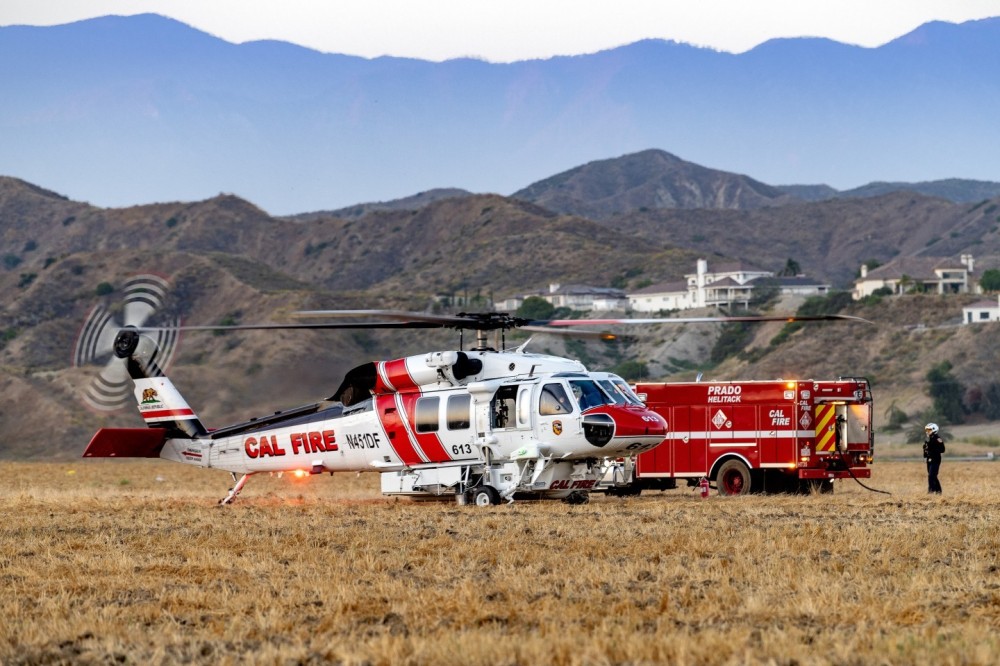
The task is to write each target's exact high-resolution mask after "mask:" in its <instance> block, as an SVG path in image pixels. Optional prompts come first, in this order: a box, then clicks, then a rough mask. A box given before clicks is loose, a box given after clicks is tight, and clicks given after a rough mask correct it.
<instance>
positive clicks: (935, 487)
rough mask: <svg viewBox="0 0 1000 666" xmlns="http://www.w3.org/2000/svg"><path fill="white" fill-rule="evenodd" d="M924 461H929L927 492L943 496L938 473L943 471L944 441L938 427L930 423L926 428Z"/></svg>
mask: <svg viewBox="0 0 1000 666" xmlns="http://www.w3.org/2000/svg"><path fill="white" fill-rule="evenodd" d="M924 435H925V437H924V460H925V461H927V492H929V493H936V494H938V495H940V494H941V482H940V481H938V472H939V471H940V470H941V454H942V453H944V440H943V439H941V435H939V434H938V425H937V424H936V423H928V424H927V425H926V426H924Z"/></svg>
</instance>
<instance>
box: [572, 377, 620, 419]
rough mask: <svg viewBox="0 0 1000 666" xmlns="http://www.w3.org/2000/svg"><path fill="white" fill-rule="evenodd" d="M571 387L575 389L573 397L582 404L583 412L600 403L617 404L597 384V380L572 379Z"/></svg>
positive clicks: (581, 409)
mask: <svg viewBox="0 0 1000 666" xmlns="http://www.w3.org/2000/svg"><path fill="white" fill-rule="evenodd" d="M569 387H570V389H571V390H572V391H573V397H574V398H576V401H577V403H579V405H580V411H581V412H585V411H587V410H588V409H592V408H594V407H598V406H600V405H613V404H615V401H614V400H612V399H611V398H609V397H608V395H607V394H606V393H604V391H602V390H601V388H600V387H599V386H598V385H597V382H595V381H594V380H592V379H571V380H570V382H569Z"/></svg>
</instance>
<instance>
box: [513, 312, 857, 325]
mask: <svg viewBox="0 0 1000 666" xmlns="http://www.w3.org/2000/svg"><path fill="white" fill-rule="evenodd" d="M731 321H736V322H757V321H784V322H793V321H856V322H861V323H864V324H872V323H873V322H870V321H868V320H867V319H863V318H861V317H853V316H851V315H841V314H829V315H794V314H791V315H738V316H734V317H677V318H668V317H659V318H651V319H552V320H550V321H533V322H530V325H532V326H534V325H545V326H588V325H589V326H617V325H619V324H725V323H727V322H731Z"/></svg>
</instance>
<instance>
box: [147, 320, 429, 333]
mask: <svg viewBox="0 0 1000 666" xmlns="http://www.w3.org/2000/svg"><path fill="white" fill-rule="evenodd" d="M128 328H129V329H131V330H134V331H139V332H142V333H144V332H154V331H268V330H277V331H282V330H294V329H337V328H348V329H350V328H362V329H364V328H443V326H442V325H440V324H434V323H431V322H426V321H373V322H357V321H351V322H339V323H336V322H323V323H315V324H232V325H228V326H224V325H221V324H220V325H218V326H213V325H205V326H129V327H128Z"/></svg>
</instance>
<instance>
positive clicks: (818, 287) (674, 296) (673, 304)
mask: <svg viewBox="0 0 1000 666" xmlns="http://www.w3.org/2000/svg"><path fill="white" fill-rule="evenodd" d="M761 287H767V288H775V289H777V290H778V292H779V293H780V294H797V295H805V296H819V295H823V294H826V293H827V292H829V291H830V285H829V284H826V283H823V282H820V281H818V280H813V279H811V278H807V277H805V276H803V275H798V276H795V277H775V275H774V273H772V272H771V271H765V270H761V269H759V268H753V267H750V266H746V265H744V264H740V263H731V264H723V265H722V266H720V267H719V268H718V269H716V270H714V271H709V270H708V262H707V261H705V260H704V259H699V260H698V263H697V265H696V267H695V272H694V273H690V274H688V275H685V276H684V281H683V282H667V283H661V284H655V285H651V286H649V287H645V288H643V289H638V290H636V291H633V292H629V293H628V294H626V293H625V292H623V291H622V290H621V289H611V288H607V287H589V286H586V285H578V284H573V285H565V286H563V285H560V284H558V283H556V284H550V285H549V289H548V291H539V292H535V293H531V294H519V295H517V296H511V297H510V298H507V299H504V300H502V301H497V303H496V307H497V309H499V310H503V311H506V312H513V311H515V310H517V309H518V308H519V307H521V305H522V304H523V303H524V299H526V298H528V297H529V296H537V297H538V298H542V299H545V300H546V301H548V302H549V303H551V304H552V305H554V306H555V307H557V308H562V307H565V308H569V309H571V310H580V311H584V312H611V311H624V310H631V311H633V312H659V311H660V310H690V309H691V308H703V307H732V306H736V305H742V306H743V307H747V306H748V305H749V303H750V299H751V298H752V297H753V294H754V290H755V289H759V288H761Z"/></svg>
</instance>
